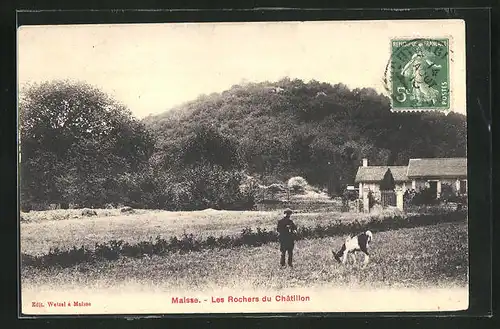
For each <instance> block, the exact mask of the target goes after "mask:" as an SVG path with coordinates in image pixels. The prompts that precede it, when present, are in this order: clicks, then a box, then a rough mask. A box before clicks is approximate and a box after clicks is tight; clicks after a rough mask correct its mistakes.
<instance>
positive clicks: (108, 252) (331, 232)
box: [21, 211, 467, 267]
mask: <svg viewBox="0 0 500 329" xmlns="http://www.w3.org/2000/svg"><path fill="white" fill-rule="evenodd" d="M466 216H467V214H466V212H465V211H456V212H450V213H445V214H426V215H416V216H411V217H407V218H403V217H399V216H395V217H390V218H384V219H380V218H370V219H369V220H366V221H363V222H361V221H354V222H348V223H343V222H341V221H340V220H337V221H334V222H332V223H330V224H328V225H319V224H318V225H316V226H315V227H307V226H304V227H299V229H298V230H297V234H296V239H297V240H302V239H315V238H323V237H331V236H343V235H350V234H357V233H359V232H361V231H364V230H368V229H369V230H371V231H372V232H374V233H375V232H381V231H387V230H395V229H401V228H412V227H418V226H426V225H433V224H438V223H443V222H458V221H464V220H465V219H466ZM277 241H278V236H277V234H276V232H274V231H269V230H266V229H261V228H257V229H255V230H252V229H251V228H244V229H243V230H242V232H241V233H240V234H239V235H236V236H220V237H217V238H216V237H213V236H209V237H207V238H205V239H200V238H197V237H195V236H194V235H193V234H189V235H187V234H185V235H183V236H182V237H181V238H180V239H179V238H177V237H172V238H170V239H169V240H166V239H163V238H161V237H160V236H158V237H156V239H155V240H153V239H150V240H149V241H142V242H139V243H137V244H130V243H127V242H124V241H121V240H120V241H116V240H112V241H110V242H108V243H103V244H96V245H95V248H94V249H91V248H87V247H84V246H82V247H80V248H76V247H73V248H72V249H69V250H60V249H58V248H55V249H51V250H50V251H49V253H48V254H45V255H42V256H31V255H26V254H22V255H21V263H22V265H24V266H34V267H53V266H60V267H70V266H74V265H77V264H80V263H84V262H95V261H99V260H116V259H118V258H119V257H120V256H124V257H135V258H138V257H143V256H152V255H165V254H168V253H175V252H178V253H187V252H197V251H202V250H207V249H228V248H236V247H241V246H252V247H257V246H261V245H264V244H267V243H271V242H277Z"/></svg>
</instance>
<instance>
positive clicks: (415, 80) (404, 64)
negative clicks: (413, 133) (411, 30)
mask: <svg viewBox="0 0 500 329" xmlns="http://www.w3.org/2000/svg"><path fill="white" fill-rule="evenodd" d="M390 68H391V70H390V79H389V81H388V82H389V83H388V85H389V86H388V87H389V89H390V98H391V103H392V111H394V112H397V111H408V110H410V111H415V110H416V111H419V110H420V111H422V110H424V111H425V110H434V111H441V112H445V113H447V112H448V111H449V110H450V74H449V69H450V49H449V40H448V39H444V38H443V39H411V40H405V39H393V40H391V59H390ZM386 81H387V80H386Z"/></svg>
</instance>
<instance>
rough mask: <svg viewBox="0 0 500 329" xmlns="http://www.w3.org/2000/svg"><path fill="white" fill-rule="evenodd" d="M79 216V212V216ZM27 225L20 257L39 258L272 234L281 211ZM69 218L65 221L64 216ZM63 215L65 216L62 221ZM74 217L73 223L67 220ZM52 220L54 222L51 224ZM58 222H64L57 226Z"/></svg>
mask: <svg viewBox="0 0 500 329" xmlns="http://www.w3.org/2000/svg"><path fill="white" fill-rule="evenodd" d="M80 212H81V211H80ZM29 214H30V216H31V220H30V221H27V222H21V252H22V253H24V254H28V255H41V254H45V253H47V252H49V250H50V249H51V248H59V249H71V248H72V247H74V246H76V247H80V246H84V247H88V248H93V247H94V246H95V244H96V243H99V244H101V243H105V242H108V241H112V240H123V241H124V242H127V243H130V244H137V243H139V242H141V241H147V240H149V239H150V238H151V237H156V236H158V235H159V236H163V237H170V236H181V235H183V234H184V233H187V234H190V233H192V234H194V235H195V236H196V237H199V238H206V237H208V236H221V235H222V236H234V235H237V234H239V233H241V230H242V229H243V228H245V227H260V228H262V229H267V230H275V226H276V223H277V220H278V219H279V218H281V217H282V216H283V214H282V212H281V211H217V210H212V209H208V210H203V211H190V212H170V211H162V210H138V211H137V212H136V213H134V214H127V215H123V214H120V213H119V211H116V210H113V209H112V210H106V209H103V210H98V211H97V214H98V216H96V217H81V216H79V215H78V214H79V212H77V211H76V210H52V211H47V212H42V211H41V212H34V211H32V212H30V213H29ZM68 214H69V215H68ZM66 215H67V216H66ZM391 215H392V214H391V213H377V214H372V213H371V214H361V213H341V212H317V213H298V214H294V215H293V217H292V219H293V220H294V221H295V223H296V224H297V225H298V226H299V227H300V226H309V227H311V226H316V225H323V226H325V225H328V224H331V223H332V222H336V221H341V222H343V223H348V222H353V221H355V220H358V221H362V220H367V219H369V218H371V217H373V216H379V217H384V216H391ZM72 216H76V218H72ZM54 217H56V218H57V219H53V218H54ZM61 218H65V219H64V220H61Z"/></svg>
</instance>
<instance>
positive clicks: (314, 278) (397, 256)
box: [21, 222, 468, 291]
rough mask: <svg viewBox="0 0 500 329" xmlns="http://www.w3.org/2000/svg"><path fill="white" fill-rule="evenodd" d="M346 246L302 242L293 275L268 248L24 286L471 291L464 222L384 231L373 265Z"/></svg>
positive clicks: (96, 267) (28, 277) (29, 274)
mask: <svg viewBox="0 0 500 329" xmlns="http://www.w3.org/2000/svg"><path fill="white" fill-rule="evenodd" d="M341 243H342V238H341V237H335V238H321V239H312V240H301V241H297V242H296V249H295V262H294V263H295V266H294V268H293V269H290V268H285V269H283V268H280V266H279V251H278V245H277V243H270V244H267V245H263V246H261V247H239V248H233V249H225V250H204V251H201V252H192V253H185V254H179V253H173V254H168V255H165V256H152V257H145V258H140V259H137V258H126V257H122V258H119V259H118V260H116V261H114V262H106V261H102V262H97V263H90V264H79V265H76V266H73V267H70V268H65V269H61V268H48V269H38V268H33V267H22V268H21V284H22V287H23V289H30V288H31V289H36V287H37V286H42V285H43V286H45V287H49V289H54V290H58V291H59V290H61V289H65V287H66V288H74V287H86V288H87V289H106V288H112V287H115V288H116V287H120V286H121V285H123V286H136V287H151V286H154V287H155V289H159V290H160V291H169V290H172V291H182V290H184V289H185V290H190V291H193V290H198V291H209V290H214V289H221V288H228V289H274V290H276V289H277V290H280V289H285V288H294V287H321V286H323V285H327V286H332V285H333V286H336V287H344V288H349V289H353V288H356V287H360V288H362V287H369V288H370V289H373V288H377V287H382V288H385V287H393V288H394V287H395V288H397V287H428V286H432V287H437V286H450V285H451V286H460V287H464V286H466V285H467V273H468V246H467V224H466V223H464V222H455V223H443V224H436V225H432V226H426V227H418V228H410V229H400V230H395V231H386V232H379V233H378V234H376V235H375V237H374V241H373V243H372V245H371V248H372V257H371V261H370V263H369V264H368V265H367V266H365V267H363V266H362V265H361V264H359V263H358V264H354V265H347V266H342V265H340V264H338V263H337V262H335V261H334V259H333V257H332V254H331V250H332V248H333V249H337V248H338V247H339V246H340V244H341ZM359 260H360V261H361V260H362V257H360V258H359Z"/></svg>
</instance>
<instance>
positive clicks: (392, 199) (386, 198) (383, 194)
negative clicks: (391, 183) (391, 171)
mask: <svg viewBox="0 0 500 329" xmlns="http://www.w3.org/2000/svg"><path fill="white" fill-rule="evenodd" d="M380 203H381V204H382V207H383V208H386V207H389V206H391V207H396V192H394V191H380Z"/></svg>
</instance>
